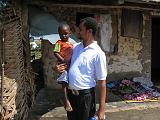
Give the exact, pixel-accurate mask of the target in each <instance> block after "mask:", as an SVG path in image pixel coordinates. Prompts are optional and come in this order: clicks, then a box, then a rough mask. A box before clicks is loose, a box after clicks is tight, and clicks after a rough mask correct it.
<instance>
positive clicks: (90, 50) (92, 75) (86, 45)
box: [56, 17, 107, 120]
mask: <svg viewBox="0 0 160 120" xmlns="http://www.w3.org/2000/svg"><path fill="white" fill-rule="evenodd" d="M79 28H80V36H81V38H82V40H83V41H82V42H80V43H78V44H77V45H75V47H74V49H73V54H72V59H71V64H70V68H69V86H68V98H69V100H70V103H71V106H72V108H73V111H71V112H67V117H68V120H89V119H90V118H91V117H93V116H94V115H95V113H96V115H97V116H98V120H104V115H105V99H106V77H107V63H106V56H105V53H104V52H103V51H102V50H101V48H100V47H99V46H98V44H97V42H96V41H95V34H96V30H97V23H96V21H95V19H93V18H90V17H87V18H84V19H82V20H81V21H80V26H79ZM64 69H65V67H64V66H63V65H57V66H56V71H58V72H62V71H63V70H64ZM96 80H97V81H98V87H99V91H100V94H99V108H98V110H97V111H96V104H95V90H94V88H95V86H96Z"/></svg>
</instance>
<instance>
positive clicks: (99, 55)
mask: <svg viewBox="0 0 160 120" xmlns="http://www.w3.org/2000/svg"><path fill="white" fill-rule="evenodd" d="M106 77H107V63H106V56H105V53H104V52H103V51H102V50H101V48H100V47H99V46H98V44H97V42H94V43H92V44H90V45H89V46H87V47H85V48H84V46H83V43H82V42H81V43H79V44H77V45H76V46H75V47H74V49H73V54H72V59H71V65H70V69H69V88H70V89H76V90H81V89H89V88H92V87H95V86H96V79H97V80H106Z"/></svg>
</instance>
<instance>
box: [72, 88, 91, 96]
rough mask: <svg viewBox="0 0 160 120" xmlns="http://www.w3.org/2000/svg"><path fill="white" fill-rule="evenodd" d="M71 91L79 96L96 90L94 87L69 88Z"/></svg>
mask: <svg viewBox="0 0 160 120" xmlns="http://www.w3.org/2000/svg"><path fill="white" fill-rule="evenodd" d="M69 91H71V92H72V94H73V95H76V96H78V95H84V94H87V93H91V92H94V87H93V88H90V89H83V90H75V89H69Z"/></svg>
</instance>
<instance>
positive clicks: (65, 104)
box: [62, 84, 73, 111]
mask: <svg viewBox="0 0 160 120" xmlns="http://www.w3.org/2000/svg"><path fill="white" fill-rule="evenodd" d="M62 88H63V92H64V108H65V110H66V111H72V110H73V109H72V106H71V104H70V102H69V99H68V95H67V91H68V86H67V85H65V84H62Z"/></svg>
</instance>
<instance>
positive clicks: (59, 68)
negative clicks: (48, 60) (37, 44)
mask: <svg viewBox="0 0 160 120" xmlns="http://www.w3.org/2000/svg"><path fill="white" fill-rule="evenodd" d="M66 68H67V65H66V64H59V65H55V66H53V67H52V69H53V70H54V71H55V72H56V73H63V72H64V71H65V69H66Z"/></svg>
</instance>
